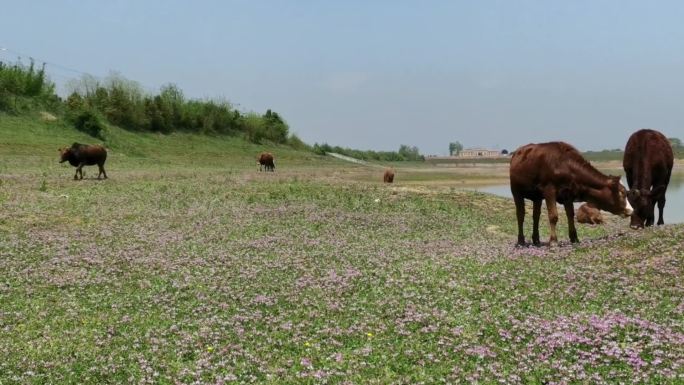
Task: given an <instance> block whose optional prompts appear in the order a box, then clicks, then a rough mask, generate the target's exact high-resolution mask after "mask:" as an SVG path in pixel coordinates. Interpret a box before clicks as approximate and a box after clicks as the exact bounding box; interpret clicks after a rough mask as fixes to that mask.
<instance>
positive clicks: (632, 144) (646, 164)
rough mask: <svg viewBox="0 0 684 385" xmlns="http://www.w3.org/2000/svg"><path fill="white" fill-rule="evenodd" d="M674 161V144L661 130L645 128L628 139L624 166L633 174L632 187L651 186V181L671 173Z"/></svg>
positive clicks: (623, 161)
mask: <svg viewBox="0 0 684 385" xmlns="http://www.w3.org/2000/svg"><path fill="white" fill-rule="evenodd" d="M673 163H674V154H673V152H672V146H671V145H670V142H669V141H668V140H667V138H666V137H665V135H663V134H661V133H660V132H658V131H655V130H650V129H643V130H639V131H637V132H635V133H634V134H632V135H631V136H630V137H629V139H628V140H627V145H626V146H625V154H624V157H623V160H622V166H623V168H624V169H625V171H626V172H627V173H629V174H631V176H632V177H631V178H630V179H631V180H630V182H631V183H630V186H629V187H630V188H633V187H636V188H650V187H651V186H650V184H651V182H657V179H660V178H664V177H665V176H667V175H669V174H670V172H671V170H672V166H673ZM652 178H655V179H656V180H651V179H652ZM645 184H648V186H646V185H645Z"/></svg>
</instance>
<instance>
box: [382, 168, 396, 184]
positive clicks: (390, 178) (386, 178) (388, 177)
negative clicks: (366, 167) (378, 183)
mask: <svg viewBox="0 0 684 385" xmlns="http://www.w3.org/2000/svg"><path fill="white" fill-rule="evenodd" d="M382 181H383V182H384V183H392V182H394V170H392V169H391V168H388V169H386V170H385V174H384V175H383V176H382Z"/></svg>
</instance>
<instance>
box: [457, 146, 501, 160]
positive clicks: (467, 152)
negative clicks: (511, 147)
mask: <svg viewBox="0 0 684 385" xmlns="http://www.w3.org/2000/svg"><path fill="white" fill-rule="evenodd" d="M500 156H502V154H501V151H499V150H490V149H487V148H466V149H464V150H461V151H460V152H459V153H458V155H457V157H458V158H498V157H500Z"/></svg>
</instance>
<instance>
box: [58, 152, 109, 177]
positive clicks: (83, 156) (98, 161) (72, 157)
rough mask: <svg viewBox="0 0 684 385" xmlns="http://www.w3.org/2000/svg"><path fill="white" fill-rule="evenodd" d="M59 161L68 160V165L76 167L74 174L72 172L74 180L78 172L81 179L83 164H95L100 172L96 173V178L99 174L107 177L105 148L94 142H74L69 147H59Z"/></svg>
mask: <svg viewBox="0 0 684 385" xmlns="http://www.w3.org/2000/svg"><path fill="white" fill-rule="evenodd" d="M59 154H60V161H59V163H64V162H67V161H68V162H69V164H70V165H72V166H74V167H76V174H74V180H76V179H78V175H79V174H80V176H81V179H83V166H92V165H97V167H98V168H99V169H100V172H98V174H97V179H100V175H104V178H105V179H107V173H106V172H105V169H104V164H105V161H106V160H107V149H106V148H104V147H102V146H100V145H97V144H94V145H90V144H80V143H74V144H72V145H71V147H65V148H60V149H59Z"/></svg>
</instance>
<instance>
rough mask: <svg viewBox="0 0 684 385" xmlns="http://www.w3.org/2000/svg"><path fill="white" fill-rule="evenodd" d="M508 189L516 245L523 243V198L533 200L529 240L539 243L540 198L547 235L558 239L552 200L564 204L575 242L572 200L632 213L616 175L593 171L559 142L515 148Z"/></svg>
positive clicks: (564, 144)
mask: <svg viewBox="0 0 684 385" xmlns="http://www.w3.org/2000/svg"><path fill="white" fill-rule="evenodd" d="M510 177H511V192H512V193H513V199H514V200H515V209H516V215H517V218H518V244H519V245H524V244H525V235H524V234H523V221H524V220H525V199H529V200H531V201H532V203H533V206H532V207H533V210H532V220H533V231H532V242H533V243H534V244H535V245H539V244H540V242H539V215H540V214H541V203H542V200H546V207H547V209H548V211H549V224H550V227H551V238H550V240H549V243H551V244H552V243H554V242H557V241H558V237H557V236H556V223H558V211H557V209H556V202H559V203H561V204H563V206H565V213H566V214H567V217H568V228H569V233H570V241H571V242H579V238H577V230H576V229H575V221H574V217H575V209H574V207H573V202H578V201H579V202H589V203H592V204H593V205H594V206H595V207H597V208H599V209H601V210H606V211H609V212H611V213H613V214H616V215H622V216H625V217H626V216H628V215H631V214H632V207H631V206H630V204H629V202H628V201H627V197H626V195H627V190H626V189H625V187H624V186H623V185H622V184H621V183H620V177H618V176H607V175H604V174H602V173H601V172H599V171H598V170H596V169H595V168H594V167H593V166H592V165H591V164H589V162H587V161H586V160H585V159H584V158H583V157H582V155H580V153H579V151H577V149H575V148H574V147H573V146H571V145H569V144H567V143H563V142H550V143H539V144H528V145H525V146H523V147H520V148H519V149H517V150H516V151H515V155H513V157H512V158H511V168H510Z"/></svg>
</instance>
